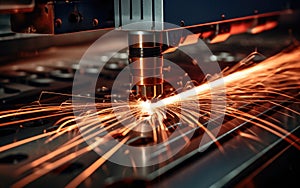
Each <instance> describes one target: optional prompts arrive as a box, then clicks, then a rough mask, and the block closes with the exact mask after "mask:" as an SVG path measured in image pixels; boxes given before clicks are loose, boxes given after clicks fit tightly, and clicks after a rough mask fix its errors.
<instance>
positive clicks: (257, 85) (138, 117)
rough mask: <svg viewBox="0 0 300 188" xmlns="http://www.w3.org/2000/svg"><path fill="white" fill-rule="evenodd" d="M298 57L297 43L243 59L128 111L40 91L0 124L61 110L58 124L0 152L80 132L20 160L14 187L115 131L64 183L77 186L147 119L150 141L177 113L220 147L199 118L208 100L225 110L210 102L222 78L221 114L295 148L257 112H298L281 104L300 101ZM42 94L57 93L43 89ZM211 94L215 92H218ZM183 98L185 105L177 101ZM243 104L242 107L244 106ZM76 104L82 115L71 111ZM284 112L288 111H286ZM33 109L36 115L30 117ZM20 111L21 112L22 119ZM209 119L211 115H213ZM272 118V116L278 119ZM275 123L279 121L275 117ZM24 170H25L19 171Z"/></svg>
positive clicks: (162, 134) (164, 132)
mask: <svg viewBox="0 0 300 188" xmlns="http://www.w3.org/2000/svg"><path fill="white" fill-rule="evenodd" d="M252 56H253V55H252ZM252 56H249V57H247V61H251V57H252ZM298 59H300V47H298V48H296V49H294V50H293V51H292V52H290V53H285V52H282V53H280V54H278V55H275V56H273V57H271V58H269V59H267V60H265V61H263V62H261V63H259V64H257V65H253V66H250V65H249V63H245V62H244V61H243V63H242V64H243V65H245V64H246V65H248V66H249V67H248V68H243V69H237V67H234V68H235V72H232V71H230V69H229V70H228V71H227V72H226V71H225V72H224V73H223V74H224V77H222V78H221V77H220V78H218V77H216V78H214V79H213V80H212V81H210V82H207V83H202V84H199V85H197V86H195V87H192V88H190V87H189V88H186V89H184V90H183V91H182V92H180V93H178V94H176V95H171V96H168V97H166V98H164V99H160V100H158V101H154V102H153V101H132V102H130V111H131V113H128V111H127V110H128V103H127V102H124V101H116V102H115V105H114V107H112V105H111V104H110V103H97V104H96V105H97V109H98V110H97V111H88V110H87V109H89V107H90V106H92V104H89V103H85V104H80V102H78V103H76V104H75V103H73V104H72V103H71V102H69V101H66V102H64V103H62V104H60V105H42V104H41V103H40V99H41V98H42V96H40V99H39V101H37V105H33V106H29V107H27V108H22V109H18V110H8V111H3V112H0V120H10V118H12V119H13V120H12V121H3V122H5V123H0V126H10V125H14V124H20V123H25V122H29V121H33V120H38V119H48V118H52V117H56V116H63V117H61V118H60V119H59V120H57V121H56V123H54V125H53V127H55V128H56V129H55V130H53V131H50V132H47V131H45V132H43V133H42V134H38V135H34V136H32V137H29V138H25V139H23V140H19V141H16V142H14V143H10V144H7V145H4V146H0V152H4V151H7V150H10V149H13V148H16V147H20V146H22V145H24V144H28V143H30V142H34V141H36V140H40V139H41V140H42V139H43V140H45V144H47V143H49V142H53V141H54V140H56V139H58V138H60V137H62V136H63V135H66V134H68V133H70V132H72V131H74V130H76V129H78V128H80V131H81V132H80V134H79V135H76V134H74V135H73V136H72V137H71V138H70V139H69V140H67V141H66V142H65V143H62V144H61V145H60V146H58V147H57V148H56V149H55V150H54V151H51V152H49V153H47V154H45V155H43V156H41V157H40V158H38V159H35V160H33V161H31V162H29V163H27V164H24V165H23V166H21V167H20V168H19V169H18V170H17V174H18V175H20V176H21V177H22V178H21V179H20V180H18V181H17V182H16V183H14V184H13V187H23V186H26V185H28V184H29V183H31V182H33V181H35V180H37V179H38V178H40V177H42V176H44V175H46V174H47V173H49V172H51V171H52V170H54V169H56V168H57V167H59V166H61V165H63V164H64V163H66V162H68V161H70V160H75V159H77V158H79V157H81V156H83V155H84V154H86V153H88V152H91V151H92V150H93V149H95V148H96V147H97V146H99V145H101V144H105V143H106V142H108V141H109V140H110V139H112V138H113V137H118V138H120V142H119V143H118V144H116V145H115V146H113V147H112V148H110V150H108V151H107V152H105V153H103V155H102V156H100V157H99V159H97V160H96V161H94V162H93V163H92V164H91V165H90V166H89V167H87V168H86V169H84V170H83V171H82V172H81V173H80V174H79V175H78V176H76V177H75V178H74V179H73V180H71V181H70V182H69V183H68V184H67V187H75V186H78V185H80V184H81V183H82V182H83V181H85V180H86V179H87V178H88V177H89V176H91V175H92V174H93V173H94V172H95V171H96V170H97V169H99V167H100V166H102V165H103V163H105V162H106V160H107V159H108V158H110V157H111V156H112V155H113V154H114V153H115V152H116V151H117V150H119V149H120V148H121V147H122V145H124V144H126V143H127V142H128V141H129V140H130V133H131V132H133V130H136V129H137V128H139V127H140V126H144V124H146V125H149V126H150V128H151V130H152V136H153V143H159V142H162V141H165V140H167V138H168V137H169V135H170V134H171V131H170V130H171V129H172V128H174V127H176V125H174V124H175V123H176V119H180V120H181V121H182V123H184V124H187V125H188V126H191V127H192V128H199V129H201V130H203V131H204V132H205V133H207V134H208V136H209V138H210V139H211V141H212V142H214V143H215V144H216V145H217V146H218V148H219V149H220V150H221V151H222V144H221V143H219V139H218V138H217V137H215V136H214V134H213V133H212V132H211V130H209V129H208V128H207V127H206V126H205V123H201V122H200V121H199V119H203V120H205V121H208V120H209V116H210V115H211V114H212V112H211V106H212V105H216V106H217V107H220V108H217V109H216V111H217V112H218V113H223V111H222V110H221V107H222V104H219V103H214V104H211V99H212V93H213V92H214V91H218V89H219V88H221V87H222V85H223V84H225V88H226V96H220V98H219V100H220V101H222V100H223V101H225V102H226V106H225V111H224V113H225V115H227V116H229V117H232V118H235V119H236V120H240V121H243V122H249V123H251V124H252V125H254V126H257V127H260V128H262V129H264V130H266V131H268V132H270V133H272V134H274V135H276V136H278V137H281V138H283V139H285V140H286V141H287V142H289V143H291V144H293V146H294V147H295V148H297V149H300V143H299V138H298V137H296V136H295V135H293V134H291V133H290V132H289V131H287V130H285V129H284V128H282V127H280V126H278V125H275V124H274V123H271V122H270V121H267V120H265V119H263V118H261V117H258V116H256V115H257V114H259V113H261V112H262V110H264V109H268V108H269V106H268V105H274V106H278V107H281V108H283V109H286V110H288V111H289V112H292V113H294V114H297V115H300V113H299V112H298V111H296V110H293V109H290V108H288V107H286V106H284V105H282V103H283V102H286V101H287V100H292V101H294V102H295V101H296V102H299V101H298V99H297V98H295V97H294V96H297V95H299V85H300V76H299V70H300V61H296V60H298ZM295 90H296V91H295ZM289 91H294V92H289ZM43 94H55V93H52V92H44V93H43ZM215 94H216V95H218V92H216V93H215ZM59 95H65V94H59ZM66 96H71V95H66ZM79 98H80V97H79ZM182 103H184V104H185V105H181V104H182ZM198 103H201V108H195V106H197V105H196V104H198ZM251 105H256V106H257V107H259V108H260V109H252V106H251ZM265 105H266V106H265ZM241 108H244V109H246V110H242V109H241ZM74 109H76V110H75V111H76V112H77V113H78V114H80V115H78V116H74V114H73V110H74ZM280 113H281V112H280ZM282 114H283V115H286V116H288V114H284V113H282ZM32 115H34V116H33V117H32ZM22 117H25V118H24V119H22ZM14 118H15V119H14ZM18 118H19V119H18ZM168 118H169V119H171V120H172V121H171V123H170V124H171V125H170V124H167V123H166V122H165V121H166V120H167V119H168ZM269 119H272V117H269ZM210 120H211V121H214V120H213V119H210ZM273 120H274V121H275V122H276V119H273ZM145 122H146V123H145ZM122 123H124V124H126V126H121V124H122ZM277 123H280V122H278V121H277ZM238 134H239V135H241V136H243V137H245V138H248V139H251V140H255V141H258V142H260V141H261V139H260V138H257V137H256V135H254V134H248V133H243V132H241V131H238ZM83 137H84V138H85V139H83ZM182 137H183V138H184V140H185V141H186V143H188V142H189V139H188V138H186V137H185V133H182ZM96 138H99V139H96ZM86 141H90V142H91V143H92V144H91V145H89V146H82V145H83V144H84V143H85V142H86ZM169 152H171V151H169ZM132 164H133V166H135V165H134V164H135V161H134V160H132ZM23 174H24V175H26V176H23Z"/></svg>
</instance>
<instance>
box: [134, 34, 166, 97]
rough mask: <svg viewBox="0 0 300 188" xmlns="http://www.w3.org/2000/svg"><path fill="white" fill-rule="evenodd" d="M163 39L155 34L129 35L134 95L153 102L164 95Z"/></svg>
mask: <svg viewBox="0 0 300 188" xmlns="http://www.w3.org/2000/svg"><path fill="white" fill-rule="evenodd" d="M160 41H161V37H160V35H159V34H157V33H153V32H142V31H138V32H131V33H130V34H129V43H130V44H132V45H130V46H129V62H130V63H131V66H130V68H131V70H130V71H131V78H132V80H131V83H132V84H133V92H132V93H133V95H134V96H135V97H137V98H141V99H143V100H147V99H148V100H151V99H153V98H157V97H160V96H161V95H162V94H163V80H164V79H163V72H162V68H163V58H162V46H161V44H160V43H159V42H160Z"/></svg>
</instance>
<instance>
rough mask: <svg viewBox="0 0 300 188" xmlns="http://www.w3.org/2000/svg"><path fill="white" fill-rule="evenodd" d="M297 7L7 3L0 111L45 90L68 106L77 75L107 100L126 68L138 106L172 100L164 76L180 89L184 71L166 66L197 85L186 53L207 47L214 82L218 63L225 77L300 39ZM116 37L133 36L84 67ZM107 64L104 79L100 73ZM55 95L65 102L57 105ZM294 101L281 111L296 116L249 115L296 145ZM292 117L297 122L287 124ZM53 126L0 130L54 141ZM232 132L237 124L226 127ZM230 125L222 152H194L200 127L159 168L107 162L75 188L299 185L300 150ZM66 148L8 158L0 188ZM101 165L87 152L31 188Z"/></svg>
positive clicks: (25, 149)
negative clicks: (274, 125)
mask: <svg viewBox="0 0 300 188" xmlns="http://www.w3.org/2000/svg"><path fill="white" fill-rule="evenodd" d="M299 5H300V4H299V2H297V1H289V0H276V1H272V0H264V1H259V0H253V1H249V2H242V1H238V0H229V1H218V0H212V1H210V2H206V1H192V0H186V1H179V0H172V1H170V0H114V1H112V0H100V1H99V0H85V1H84V0H74V1H73V0H69V1H66V0H57V1H50V0H27V1H19V0H14V1H0V13H1V15H0V49H1V50H0V63H1V65H0V100H1V101H0V102H1V106H0V109H1V110H3V111H5V110H10V109H16V108H22V107H24V106H26V105H28V104H32V102H34V101H37V100H38V99H40V98H41V97H40V98H39V96H40V94H41V93H42V92H44V93H46V94H44V95H43V97H44V96H45V95H49V97H47V96H46V97H45V99H44V98H43V99H44V100H45V101H39V102H43V103H45V104H47V103H48V104H52V103H53V101H54V102H56V103H62V102H64V101H68V100H69V99H70V97H69V95H68V94H72V93H71V92H72V86H73V82H74V76H75V74H76V72H77V71H78V72H80V73H81V74H83V75H92V76H91V77H97V78H98V77H99V82H97V83H95V87H92V89H91V90H90V88H89V80H84V81H83V80H81V81H80V82H79V86H78V87H80V88H81V89H82V88H84V89H83V90H85V91H88V92H87V93H84V95H85V96H88V97H90V96H93V97H96V98H98V99H99V100H101V101H106V102H107V101H110V100H111V98H112V95H111V91H112V90H111V88H112V87H113V84H114V80H115V79H116V78H117V77H118V75H119V73H120V72H121V71H122V70H123V68H124V67H126V66H128V65H131V67H130V71H129V72H130V74H129V75H128V77H130V78H129V83H128V85H126V84H125V86H124V88H125V89H124V88H120V90H124V91H126V88H127V89H128V90H129V91H130V92H129V94H128V95H129V96H130V100H132V101H137V100H138V101H139V100H141V101H146V100H154V101H156V100H159V99H160V98H164V97H166V95H168V94H170V92H172V91H174V86H172V84H170V83H169V82H166V81H165V78H167V77H170V78H171V79H174V80H176V79H178V80H176V81H177V82H184V79H185V76H184V74H183V75H180V76H178V75H173V74H174V73H172V70H173V69H168V67H166V64H167V62H165V61H167V60H172V61H173V62H176V64H177V65H178V66H180V67H182V69H183V70H185V71H186V72H187V74H188V75H189V76H190V77H191V78H192V80H195V81H197V82H201V80H203V79H205V78H206V76H207V75H206V74H205V73H203V72H202V71H201V70H198V69H197V68H195V66H194V65H195V62H194V61H193V59H191V58H190V57H187V56H186V54H184V53H182V52H183V51H190V52H191V53H192V54H197V53H199V52H198V51H197V50H195V49H198V48H196V44H197V43H198V42H199V41H203V44H205V45H207V47H208V48H209V49H210V51H211V52H210V53H211V54H209V56H207V58H208V59H206V60H207V62H205V64H204V66H205V67H206V68H207V71H208V73H211V74H213V73H215V72H214V70H210V66H211V67H212V66H216V65H217V66H218V67H220V72H221V71H223V70H225V69H227V68H228V67H234V65H236V64H238V63H239V62H240V61H241V60H243V59H244V58H246V57H247V55H248V54H250V53H251V52H253V51H259V52H261V53H262V54H263V55H257V54H256V55H255V57H254V56H253V59H251V60H252V61H254V62H255V63H258V62H260V61H262V60H264V59H266V58H268V57H270V56H272V55H274V54H276V53H278V52H279V51H281V50H283V49H284V48H286V47H287V46H289V45H291V44H292V43H293V42H295V41H296V40H297V39H298V37H299V28H298V27H297V26H298V25H297V24H298V23H299V15H298V9H299V7H300V6H299ZM114 29H115V30H116V31H118V32H120V33H122V34H121V36H126V40H125V42H126V45H127V48H125V49H122V50H119V51H117V53H116V54H114V56H112V57H110V58H108V57H107V56H102V55H101V54H99V55H98V56H97V55H95V56H93V57H88V58H83V57H84V54H85V52H86V51H87V50H88V49H89V48H90V46H92V43H93V42H95V40H97V39H98V38H100V37H101V36H103V35H105V34H106V33H109V32H110V31H112V30H114ZM124 33H125V35H123V34H124ZM111 41H113V42H111V43H109V42H108V43H105V44H104V46H102V47H101V46H100V47H99V49H100V48H105V49H110V48H111V49H113V48H115V47H116V46H119V45H120V44H121V43H123V42H124V40H123V39H121V38H120V39H118V38H117V36H116V38H114V39H111ZM181 49H183V50H181ZM95 54H97V52H96V53H95ZM89 58H90V59H89ZM93 58H95V59H96V60H95V59H93ZM82 59H83V60H84V61H85V62H87V63H84V64H83V65H84V66H81V65H79V64H80V61H82ZM100 66H101V69H102V70H101V73H100V75H98V74H99V71H100V70H99V67H100ZM204 72H205V71H204ZM174 77H175V78H174ZM178 77H180V78H178ZM88 78H90V77H89V76H88ZM85 88H88V89H85ZM45 91H46V92H45ZM89 91H94V92H93V93H89ZM53 93H56V94H54V95H52V94H53ZM57 93H60V94H62V95H59V97H58V95H57ZM296 93H298V94H295V96H293V97H294V98H295V100H288V101H286V102H284V103H282V106H288V107H290V108H291V109H293V110H292V111H288V112H287V111H286V109H285V108H284V107H283V108H279V107H278V106H267V107H266V108H265V107H264V108H259V107H258V106H250V107H245V110H249V108H251V109H255V110H257V109H258V110H257V111H256V113H254V114H255V115H256V116H257V117H263V118H265V119H268V120H270V121H272V120H274V119H278V121H280V122H281V124H282V126H287V127H288V128H287V129H288V131H289V132H291V133H293V134H295V135H297V136H298V137H299V135H300V134H299V120H300V115H299V114H297V111H299V105H297V102H295V101H297V100H299V91H296ZM73 94H74V93H73ZM268 105H269V104H268ZM255 110H253V111H255ZM249 111H250V110H249ZM251 112H252V111H251ZM287 113H290V114H289V115H288V116H284V115H282V114H287ZM60 117H61V116H60ZM23 118H29V117H23ZM5 121H6V122H9V121H12V120H11V119H5ZM56 121H57V119H55V118H54V117H53V118H48V119H46V120H45V121H36V120H33V121H28V122H25V123H22V124H21V125H20V124H18V123H17V124H13V125H11V126H3V127H0V135H1V141H0V144H1V146H5V145H6V144H9V143H11V142H13V141H14V140H22V139H25V138H27V137H31V136H34V135H37V134H39V133H40V132H41V131H44V132H48V131H50V130H52V129H53V126H52V125H54V124H55V122H56ZM176 123H178V122H176V121H171V122H170V124H176ZM3 124H5V123H3ZM231 124H238V126H235V127H234V128H232V129H229V128H227V129H228V130H227V129H226V127H228V126H229V127H232V126H230V125H231ZM224 125H225V126H224V127H225V128H224V130H223V129H222V131H221V133H220V135H219V139H220V142H221V144H222V146H223V147H224V151H225V153H222V151H220V150H218V148H217V147H216V146H210V147H209V148H208V149H207V150H206V151H205V152H198V148H197V146H198V145H199V139H201V136H199V135H201V133H200V132H199V131H198V130H197V131H196V133H195V134H194V135H193V136H192V139H193V140H192V141H191V143H190V144H189V146H187V147H185V148H184V149H183V150H182V151H180V152H179V153H178V155H176V156H175V157H174V158H172V159H170V160H168V161H167V162H164V163H163V164H159V165H152V166H147V167H136V168H130V167H126V166H122V165H117V164H114V163H112V162H109V161H108V162H106V163H105V164H104V165H103V166H102V167H101V168H99V169H98V170H97V171H96V172H95V173H94V174H93V175H92V176H91V177H89V179H87V180H85V181H84V182H83V183H82V184H80V187H122V186H128V187H156V186H157V187H182V186H193V187H223V186H225V187H226V186H254V187H256V186H257V187H265V186H270V185H294V183H297V175H298V174H299V170H300V164H299V160H298V158H299V156H300V155H299V154H300V152H299V150H297V149H296V148H293V147H289V146H290V144H289V143H286V142H285V141H284V140H283V139H281V138H277V137H274V136H273V135H272V134H270V133H266V131H262V130H260V129H259V128H255V127H254V126H251V125H248V124H247V121H244V122H239V121H235V120H234V119H233V120H232V119H231V118H228V119H226V121H225V122H224ZM54 128H57V127H54ZM240 130H242V131H246V132H247V131H248V132H250V133H253V134H254V135H256V136H257V137H258V138H260V139H262V141H261V142H262V143H263V144H261V143H252V142H250V143H251V144H249V142H246V141H245V140H246V138H243V137H242V136H241V135H239V134H237V132H239V131H240ZM137 132H138V131H137ZM64 139H68V137H67V136H66V137H65V138H63V139H61V140H62V141H63V142H65V140H64ZM137 141H138V142H142V144H140V143H138V142H137ZM131 143H133V144H132V145H136V144H137V143H138V144H137V145H136V146H140V145H143V146H144V145H147V144H149V145H151V141H150V142H148V141H147V137H144V133H143V132H142V133H140V132H139V134H137V135H136V139H132V141H131ZM59 144H60V141H57V142H55V143H51V144H49V146H47V147H45V149H41V151H39V152H37V151H35V148H38V147H40V148H41V147H43V145H44V142H42V141H41V143H33V144H27V145H24V146H21V147H18V148H14V149H11V150H8V151H4V152H1V153H0V180H1V182H2V183H0V185H1V186H4V187H7V186H11V185H13V184H14V183H15V182H17V181H18V180H20V179H21V178H22V177H24V176H25V175H26V174H21V175H16V173H15V172H17V169H18V168H20V167H22V165H24V164H27V163H30V162H31V161H33V160H34V159H37V158H39V157H42V156H43V155H45V154H46V153H48V152H49V151H51V150H52V149H53V148H55V146H56V145H59ZM249 145H250V146H249ZM53 150H54V149H53ZM97 157H98V155H97V154H95V153H94V152H90V153H89V154H87V156H85V157H82V158H78V159H74V160H71V161H69V162H66V163H65V164H64V165H61V166H59V167H57V168H56V169H54V170H52V171H50V172H49V173H48V174H46V175H45V176H43V177H42V178H40V179H37V180H35V181H33V182H31V183H29V184H28V186H29V187H36V186H42V185H43V186H46V187H53V186H65V185H66V184H67V182H69V181H70V180H71V179H72V178H74V177H76V175H78V174H79V173H80V172H82V171H83V170H84V169H86V168H87V167H88V166H89V165H90V164H91V162H92V161H95V159H96V158H97ZM44 165H46V163H45V164H44ZM258 169H261V170H258ZM32 171H34V168H33V169H32ZM9 172H12V173H9ZM274 178H275V179H274ZM53 180H55V181H53ZM45 182H49V183H45Z"/></svg>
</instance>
